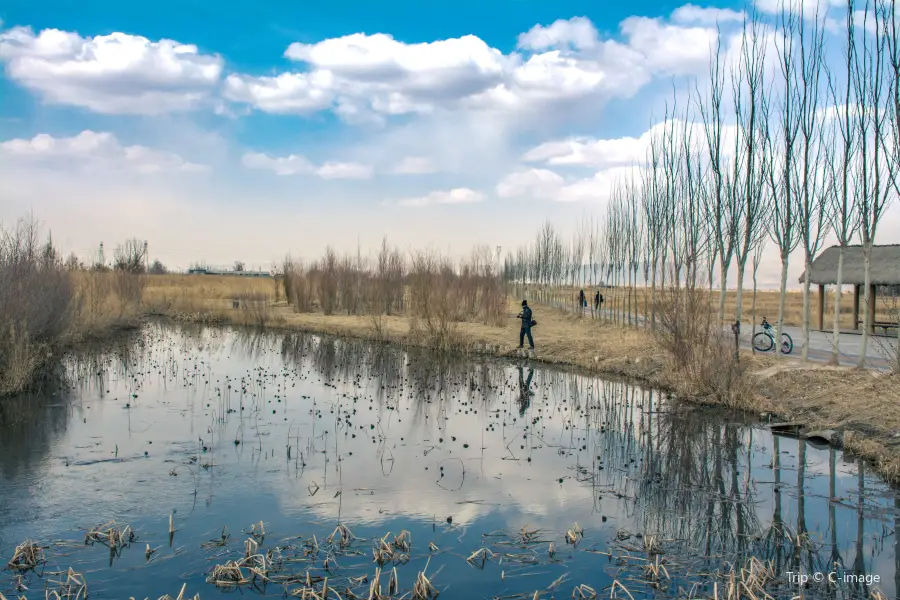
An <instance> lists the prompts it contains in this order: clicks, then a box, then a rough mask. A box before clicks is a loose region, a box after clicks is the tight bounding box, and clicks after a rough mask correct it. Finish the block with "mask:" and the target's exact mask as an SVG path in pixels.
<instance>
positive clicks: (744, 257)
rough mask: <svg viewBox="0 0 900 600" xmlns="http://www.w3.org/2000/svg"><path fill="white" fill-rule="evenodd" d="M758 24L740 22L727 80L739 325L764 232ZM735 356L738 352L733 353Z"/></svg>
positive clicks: (761, 55)
mask: <svg viewBox="0 0 900 600" xmlns="http://www.w3.org/2000/svg"><path fill="white" fill-rule="evenodd" d="M761 31H762V29H761V23H760V21H759V19H758V18H757V17H756V16H755V15H751V16H749V17H747V18H745V20H744V29H743V34H742V37H741V55H740V62H739V68H738V72H737V74H734V75H733V76H732V93H733V95H734V104H735V114H736V120H737V132H736V135H735V147H736V148H735V150H736V152H735V159H734V180H733V182H732V185H734V192H735V196H736V197H737V198H736V200H735V204H736V206H737V207H739V208H737V210H736V211H735V212H737V213H738V214H739V215H740V219H739V220H738V223H737V227H736V230H737V236H736V239H737V243H736V244H735V250H734V251H735V259H736V262H737V297H736V304H735V323H736V325H737V326H738V327H740V324H741V319H742V316H743V315H742V313H743V291H744V274H745V272H746V268H747V261H748V259H749V258H750V256H751V255H752V253H753V251H754V250H755V249H756V247H758V246H759V245H760V243H761V242H762V239H763V237H764V236H765V233H766V230H765V225H766V223H767V222H768V217H769V211H768V208H769V206H768V204H767V203H766V196H765V193H764V187H765V179H764V173H765V171H764V169H763V168H762V167H763V165H764V159H762V158H761V154H762V152H763V148H762V142H761V138H762V136H761V135H760V130H761V124H760V119H761V118H764V113H765V109H764V108H762V106H761V105H762V104H763V103H764V102H765V101H766V100H765V97H766V89H765V82H764V79H763V76H764V72H765V69H764V66H765V56H766V55H765V43H764V40H763V36H762V33H761ZM735 352H737V349H735Z"/></svg>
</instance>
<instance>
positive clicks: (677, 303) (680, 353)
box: [655, 286, 751, 406]
mask: <svg viewBox="0 0 900 600" xmlns="http://www.w3.org/2000/svg"><path fill="white" fill-rule="evenodd" d="M657 306H658V314H657V329H656V332H655V334H656V338H657V340H658V341H659V344H660V346H662V348H663V349H664V350H666V352H667V353H668V354H669V356H670V359H671V362H672V365H673V366H674V368H675V371H676V373H677V374H678V376H679V377H680V378H681V380H680V381H679V382H678V384H679V387H680V390H679V391H680V392H681V393H684V394H688V395H691V396H704V397H710V398H714V399H716V400H719V401H721V402H723V403H725V404H727V405H729V406H744V405H745V404H746V403H747V402H748V401H749V400H750V398H751V394H750V388H749V384H748V381H747V377H746V375H745V369H744V367H743V365H742V364H741V363H740V360H739V359H738V358H737V357H736V356H735V346H734V337H733V336H730V335H728V334H727V333H726V332H724V331H723V330H722V328H721V327H719V325H718V324H717V322H716V321H717V316H716V312H715V310H713V307H712V305H711V303H710V299H709V295H708V293H707V292H706V290H705V289H703V288H702V286H699V287H698V288H688V287H672V288H666V289H663V290H660V291H659V302H658V305H657Z"/></svg>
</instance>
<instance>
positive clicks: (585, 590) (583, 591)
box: [572, 583, 597, 600]
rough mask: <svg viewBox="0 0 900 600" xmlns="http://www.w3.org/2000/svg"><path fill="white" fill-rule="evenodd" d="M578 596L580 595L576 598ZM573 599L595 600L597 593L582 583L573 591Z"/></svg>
mask: <svg viewBox="0 0 900 600" xmlns="http://www.w3.org/2000/svg"><path fill="white" fill-rule="evenodd" d="M576 594H578V595H577V596H576ZM572 597H573V598H590V599H592V600H593V599H594V598H596V597H597V592H596V590H594V588H592V587H591V586H589V585H587V584H584V583H582V584H581V585H579V586H576V587H575V589H574V590H572Z"/></svg>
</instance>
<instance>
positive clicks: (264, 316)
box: [233, 292, 272, 327]
mask: <svg viewBox="0 0 900 600" xmlns="http://www.w3.org/2000/svg"><path fill="white" fill-rule="evenodd" d="M233 300H234V301H235V302H237V303H238V306H239V307H240V311H241V315H242V316H243V320H244V323H245V324H247V325H256V326H258V327H265V326H266V325H267V324H268V323H269V321H270V320H271V317H272V309H271V306H270V304H269V296H268V295H267V294H264V293H262V292H246V293H244V294H239V295H237V296H235V297H234V298H233Z"/></svg>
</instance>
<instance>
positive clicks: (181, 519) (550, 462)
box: [0, 323, 900, 599]
mask: <svg viewBox="0 0 900 600" xmlns="http://www.w3.org/2000/svg"><path fill="white" fill-rule="evenodd" d="M66 368H67V369H68V373H69V378H70V380H71V386H70V387H69V388H68V389H65V390H61V391H59V392H58V393H56V394H48V395H46V396H43V397H40V398H30V399H19V400H18V401H17V402H13V403H4V404H2V405H0V476H2V480H0V482H2V485H0V559H8V555H9V554H10V553H11V551H12V548H13V547H14V546H15V544H17V543H19V542H21V541H22V540H24V539H26V538H29V537H35V538H38V539H41V540H54V539H75V540H77V539H78V538H79V536H83V532H84V531H85V530H86V529H87V528H89V527H91V526H94V525H97V524H98V523H100V522H103V521H106V520H108V519H113V518H114V519H117V520H121V521H124V522H129V523H132V525H133V526H134V527H135V528H136V530H137V531H138V532H139V535H140V536H141V539H140V540H139V542H140V543H143V542H144V541H145V540H148V541H147V543H149V544H151V545H153V546H157V545H159V546H161V547H163V548H164V549H163V550H160V551H159V553H158V554H156V555H154V557H155V558H154V559H153V560H151V561H149V562H147V561H145V560H144V557H143V554H142V552H140V551H136V552H135V551H132V552H129V551H128V550H126V551H124V552H123V553H122V555H121V556H120V557H117V558H116V560H115V562H114V563H113V566H112V568H107V569H106V570H102V571H98V570H97V569H100V568H101V567H102V566H103V565H104V564H105V562H106V561H105V560H104V559H108V558H109V557H99V554H98V553H97V552H91V551H90V549H87V550H85V549H80V550H78V551H74V552H73V551H72V550H71V549H67V550H65V551H62V550H58V549H57V550H56V552H57V554H56V555H55V556H56V558H55V560H56V563H59V566H62V567H67V566H69V564H72V566H75V567H76V568H81V569H83V570H84V571H87V572H88V579H89V583H91V581H94V582H95V583H94V587H92V597H98V598H104V597H106V598H121V597H127V596H130V595H135V596H138V595H140V596H141V597H143V596H153V595H154V594H156V596H158V595H162V594H163V593H171V592H172V590H176V591H177V590H178V589H180V585H181V583H182V582H183V581H188V582H189V584H190V590H192V591H200V592H201V595H202V597H203V598H204V599H206V598H217V597H219V594H220V592H219V591H217V590H216V589H215V588H213V587H211V586H209V585H207V584H205V583H204V581H203V580H204V572H205V571H206V570H207V569H208V568H209V566H210V557H209V555H208V552H205V551H202V550H201V549H200V542H202V541H206V540H208V539H210V537H216V535H217V533H216V532H218V531H220V530H221V527H222V525H227V526H228V527H229V529H230V530H231V531H240V530H241V528H245V527H246V526H247V525H249V523H251V522H256V521H258V520H260V519H263V520H264V521H265V522H266V528H267V530H272V531H278V532H279V533H278V534H276V535H278V536H280V537H285V536H293V535H300V534H301V533H315V534H316V535H321V534H322V533H323V532H324V534H325V535H327V534H328V533H330V531H331V529H333V527H334V524H336V523H337V522H338V521H339V520H340V521H343V522H346V523H348V524H349V525H350V527H351V528H352V529H354V532H357V533H358V534H359V535H365V536H369V535H371V536H376V535H377V536H378V537H380V536H382V535H384V533H385V532H386V531H388V530H392V531H394V532H395V533H397V532H399V531H400V530H401V529H409V530H410V531H412V532H413V535H414V539H415V540H417V543H418V544H419V545H420V548H419V550H420V555H421V556H417V557H415V558H414V559H413V560H412V561H411V563H410V567H409V569H410V570H409V573H410V575H409V576H407V577H406V579H407V580H410V579H412V578H414V575H415V569H416V568H419V569H421V568H422V566H423V565H424V560H425V559H427V551H426V550H425V548H424V546H426V545H427V543H428V540H429V539H432V540H434V541H435V543H436V545H437V546H439V547H441V548H446V549H447V550H448V551H449V554H442V555H441V557H442V558H441V559H440V561H442V567H443V568H445V571H444V573H443V575H442V577H438V578H437V580H436V582H437V583H441V580H442V579H443V583H444V585H450V583H452V585H450V587H449V588H447V589H446V590H445V593H444V594H442V597H447V598H476V597H479V598H480V597H492V596H495V595H496V596H504V595H513V594H526V593H527V594H533V592H534V590H536V589H539V588H541V587H546V586H547V585H548V584H549V583H550V582H551V581H553V580H554V579H555V578H557V577H558V576H560V575H562V574H564V573H566V572H568V573H570V580H569V581H571V583H572V585H573V586H574V584H577V583H587V584H589V585H591V586H592V587H594V588H595V589H597V590H601V589H602V588H604V586H608V585H609V584H610V583H611V582H612V580H613V579H618V580H619V581H621V582H624V583H625V584H626V585H627V586H628V587H629V589H630V590H631V591H632V593H633V594H638V593H641V594H649V593H651V592H652V593H656V594H658V595H662V596H677V595H678V588H679V586H682V587H683V588H684V589H688V588H690V587H691V585H693V584H694V583H697V582H699V583H701V584H702V583H703V582H704V581H709V577H707V575H708V574H710V573H715V572H717V571H722V570H723V569H724V566H723V565H725V564H729V563H730V564H738V565H739V564H742V563H743V561H745V560H746V559H747V558H748V557H751V556H755V557H758V558H761V559H764V560H771V561H773V563H774V568H775V572H776V573H778V574H779V576H782V574H786V573H787V572H788V571H794V572H796V571H798V570H803V571H806V572H815V571H822V572H829V571H835V570H839V571H840V570H847V571H848V572H851V573H853V574H856V575H863V574H867V575H878V576H879V577H880V578H881V581H880V582H879V583H878V584H876V585H874V586H872V585H869V584H867V583H866V582H865V581H859V579H860V578H856V579H855V580H852V581H850V582H848V583H841V584H840V585H831V586H825V585H822V586H818V587H816V586H813V587H812V588H811V589H810V590H806V593H807V594H812V595H818V596H821V597H833V598H848V597H858V598H862V597H867V596H868V594H869V593H870V592H871V591H872V588H873V587H876V588H878V589H880V590H881V591H883V592H884V593H885V594H887V595H888V596H889V597H894V596H895V590H896V589H897V582H898V579H897V578H898V569H897V560H898V558H897V557H898V554H897V548H896V544H897V543H898V542H897V539H896V536H895V535H894V531H895V529H896V526H897V522H898V519H900V510H898V509H900V504H898V502H900V501H898V499H897V497H896V496H895V495H894V494H893V493H892V492H891V491H890V490H889V489H887V488H886V487H885V486H884V485H882V484H881V483H880V482H879V481H878V480H877V479H876V478H874V477H872V476H870V475H868V474H867V473H866V470H865V468H864V467H863V466H862V465H858V464H856V463H853V462H845V461H844V460H843V457H842V455H841V454H840V453H839V452H836V451H835V450H833V449H828V448H826V449H819V448H814V447H811V446H809V445H808V444H807V443H806V442H804V441H798V440H793V439H789V438H777V437H772V436H771V435H770V434H769V433H768V432H766V431H762V430H759V429H755V428H753V427H752V426H751V425H750V424H748V423H747V422H745V421H744V420H743V419H741V418H740V417H737V416H735V415H734V414H730V413H723V412H714V411H695V410H690V409H686V408H683V407H678V406H674V405H672V404H671V403H670V402H668V401H667V400H666V398H665V397H663V396H662V395H660V394H659V393H658V392H655V391H653V390H644V389H641V388H639V387H635V386H631V385H625V384H622V383H620V382H615V381H604V380H599V379H596V378H590V377H584V376H581V375H577V374H573V373H569V372H564V371H555V370H544V369H540V370H536V369H534V368H531V367H524V366H521V365H511V364H506V363H501V362H497V361H481V362H471V361H464V360H459V359H448V358H444V359H435V358H434V357H433V356H432V355H430V354H429V353H427V352H424V351H418V350H409V351H406V352H404V351H400V350H398V349H396V348H393V347H389V346H385V345H378V344H367V343H361V342H354V341H346V340H339V339H334V338H328V337H317V336H309V335H304V334H299V333H287V334H284V333H273V332H261V331H258V330H239V329H220V328H211V327H200V326H190V327H172V326H168V325H166V324H163V323H154V324H151V325H149V326H147V327H146V328H145V329H143V330H142V331H141V332H139V334H138V335H137V337H136V338H134V339H131V340H129V341H127V342H121V343H116V344H112V345H108V346H106V347H103V348H95V349H93V350H91V351H86V352H83V353H79V354H78V355H77V356H73V357H71V358H70V360H69V361H68V362H67V364H66ZM14 415H18V416H17V417H14ZM173 511H174V515H175V517H174V518H175V519H176V520H177V521H178V523H179V525H178V532H177V533H176V534H175V535H174V536H173V539H172V540H170V539H167V538H168V537H169V535H168V516H169V514H170V513H172V512H173ZM853 513H855V514H853ZM854 516H855V518H852V517H854ZM447 517H451V521H452V523H447V522H446V518H447ZM575 521H577V522H578V523H579V524H580V525H581V526H582V527H583V528H584V529H585V531H586V534H585V535H586V538H585V546H584V547H583V548H579V549H574V548H573V549H571V551H570V552H569V554H568V555H567V556H566V558H565V560H559V561H556V562H549V563H547V564H542V565H541V566H540V569H537V570H535V572H534V573H529V575H532V576H531V577H521V578H519V577H504V578H500V577H499V575H498V573H499V571H500V570H502V567H498V569H497V571H493V572H492V571H490V570H489V569H485V570H484V571H478V572H477V573H476V572H473V570H472V569H471V568H470V567H469V565H467V564H466V563H465V561H464V557H465V556H468V555H469V554H470V553H471V552H473V551H474V550H476V549H478V548H479V547H482V546H484V545H485V544H486V543H487V542H486V540H485V539H484V538H482V534H484V533H487V532H489V531H493V530H497V529H509V530H516V531H517V530H518V529H519V528H521V527H523V526H525V525H530V526H532V527H538V528H541V529H543V530H546V531H548V532H552V535H553V536H557V537H558V538H559V539H560V540H561V536H562V535H564V533H565V532H566V530H567V529H568V528H570V527H571V526H572V523H573V522H575ZM329 526H330V527H329ZM650 536H652V538H653V539H654V540H655V542H654V543H658V544H661V545H662V548H663V549H664V551H665V554H664V556H665V559H666V561H668V562H667V569H668V571H669V572H670V573H671V575H672V580H671V581H670V582H668V585H667V587H665V586H664V587H665V589H662V590H659V589H653V588H651V587H650V586H649V583H648V581H647V579H646V577H645V576H644V575H645V573H644V572H643V570H642V568H641V565H642V564H643V563H641V562H640V561H638V560H626V559H622V558H621V557H622V556H646V550H647V543H648V542H647V541H646V540H647V539H648V537H650ZM235 537H236V539H235V541H234V543H233V545H234V546H235V548H237V546H240V545H241V544H242V543H243V539H244V538H242V537H241V536H235ZM892 538H893V540H892ZM170 541H171V544H167V542H170ZM892 541H893V543H891V542H892ZM169 546H171V548H169ZM558 546H560V547H565V544H564V542H562V541H560V542H559V543H558ZM165 548H168V549H165ZM232 550H234V549H232ZM235 551H238V552H239V549H238V550H235ZM362 551H363V553H364V554H366V553H368V551H367V549H366V547H363V549H362ZM590 551H597V552H608V553H612V554H613V555H615V556H616V557H619V559H617V560H612V559H611V558H610V559H607V558H605V555H600V554H595V553H592V552H590ZM51 552H53V551H51ZM223 552H224V551H223ZM422 553H425V554H422ZM220 554H221V553H220ZM175 556H178V557H179V560H177V561H171V560H169V559H170V558H172V557H175ZM460 556H462V557H463V558H460ZM156 557H159V558H156ZM420 559H421V560H420ZM223 560H224V559H223ZM361 560H362V559H361ZM432 560H433V561H438V559H437V558H436V557H435V558H433V559H432ZM417 561H418V562H417ZM4 562H5V561H4ZM220 562H221V561H220ZM434 564H435V563H434V562H433V563H432V565H434ZM416 565H418V567H416ZM351 567H352V563H351V565H344V566H343V568H345V569H349V568H351ZM360 568H361V569H363V570H365V569H368V568H369V565H368V563H366V561H365V560H363V562H362V563H361V565H360ZM511 572H513V569H512V567H509V566H508V567H507V574H509V573H511ZM516 572H518V571H516ZM355 574H361V573H355ZM544 580H546V581H544ZM8 583H9V582H6V583H4V581H3V580H2V579H0V591H2V592H4V593H6V592H7V591H8V589H9V587H10V585H7V584H8ZM782 583H783V586H782V587H781V588H778V589H777V590H775V591H773V592H772V593H773V595H775V596H776V597H782V596H784V597H790V596H791V595H792V594H793V593H795V592H796V589H791V587H790V586H789V585H788V581H787V578H786V576H784V581H783V582H782ZM38 585H39V584H38ZM135 586H139V587H138V588H137V589H135ZM561 589H562V588H561ZM268 593H269V594H270V595H281V590H276V591H273V590H272V589H269V590H268ZM562 595H564V596H568V595H569V591H566V592H565V593H564V594H562ZM154 597H155V596H154ZM529 597H530V596H529ZM635 597H637V596H635Z"/></svg>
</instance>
